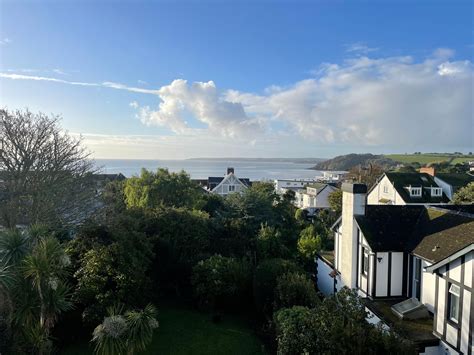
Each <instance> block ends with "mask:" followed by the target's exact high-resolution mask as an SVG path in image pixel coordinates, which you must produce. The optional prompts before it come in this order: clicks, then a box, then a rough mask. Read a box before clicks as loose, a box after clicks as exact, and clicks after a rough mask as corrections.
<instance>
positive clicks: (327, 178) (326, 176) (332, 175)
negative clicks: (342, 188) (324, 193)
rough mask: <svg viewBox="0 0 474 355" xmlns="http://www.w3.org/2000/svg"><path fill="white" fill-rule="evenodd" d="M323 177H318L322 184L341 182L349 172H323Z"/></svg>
mask: <svg viewBox="0 0 474 355" xmlns="http://www.w3.org/2000/svg"><path fill="white" fill-rule="evenodd" d="M322 173H323V175H322V176H318V177H316V179H317V180H318V181H321V182H341V181H342V180H343V179H344V177H345V176H346V174H347V171H323V172H322Z"/></svg>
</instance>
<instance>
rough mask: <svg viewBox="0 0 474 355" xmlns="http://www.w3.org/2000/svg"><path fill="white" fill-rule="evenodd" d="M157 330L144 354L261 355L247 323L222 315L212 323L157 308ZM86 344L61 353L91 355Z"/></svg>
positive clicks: (199, 316) (176, 310)
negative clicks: (217, 320) (221, 317)
mask: <svg viewBox="0 0 474 355" xmlns="http://www.w3.org/2000/svg"><path fill="white" fill-rule="evenodd" d="M158 312H159V313H158V320H159V322H160V327H159V328H158V330H157V332H156V333H155V335H154V337H153V342H152V343H151V344H150V346H149V348H148V350H147V351H146V352H145V353H144V354H150V355H151V354H160V355H162V354H174V355H184V354H193V355H194V354H196V355H200V354H202V355H204V354H225V355H231V354H264V353H265V352H264V351H263V344H262V343H261V341H260V340H259V339H258V338H257V337H256V336H255V334H254V333H253V330H252V329H251V328H250V327H249V325H248V324H247V323H246V320H245V319H243V318H241V317H237V316H227V315H226V316H224V317H223V320H222V321H221V322H220V323H218V324H215V323H213V322H212V321H211V317H210V315H209V314H206V313H201V312H197V311H194V310H191V309H189V308H181V307H167V308H163V309H159V311H158ZM91 349H92V348H91V347H90V345H89V344H87V343H86V342H84V343H82V344H76V345H73V346H70V347H67V348H65V349H63V350H62V351H61V354H68V355H85V354H92V350H91Z"/></svg>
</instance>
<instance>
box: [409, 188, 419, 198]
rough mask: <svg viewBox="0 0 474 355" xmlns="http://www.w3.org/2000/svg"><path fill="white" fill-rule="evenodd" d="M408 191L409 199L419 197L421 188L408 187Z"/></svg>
mask: <svg viewBox="0 0 474 355" xmlns="http://www.w3.org/2000/svg"><path fill="white" fill-rule="evenodd" d="M409 191H410V196H411V197H421V187H410V188H409Z"/></svg>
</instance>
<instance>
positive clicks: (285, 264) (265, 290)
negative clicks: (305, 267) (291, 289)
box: [253, 259, 302, 315]
mask: <svg viewBox="0 0 474 355" xmlns="http://www.w3.org/2000/svg"><path fill="white" fill-rule="evenodd" d="M288 272H302V270H301V268H300V267H299V266H297V265H296V264H295V263H293V262H291V261H288V260H283V259H267V260H264V261H263V262H261V263H260V264H259V265H258V266H257V268H256V269H255V275H254V282H253V293H254V299H255V307H256V309H257V311H258V312H260V313H262V314H264V315H271V314H272V311H273V302H274V295H275V288H276V285H277V280H278V278H279V277H280V276H282V275H284V274H286V273H288Z"/></svg>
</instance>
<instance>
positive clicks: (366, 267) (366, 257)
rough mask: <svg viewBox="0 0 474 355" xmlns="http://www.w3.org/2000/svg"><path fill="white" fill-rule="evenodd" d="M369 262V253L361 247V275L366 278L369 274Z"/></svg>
mask: <svg viewBox="0 0 474 355" xmlns="http://www.w3.org/2000/svg"><path fill="white" fill-rule="evenodd" d="M369 262H370V258H369V251H368V250H367V249H366V248H364V247H362V273H363V274H364V275H366V276H367V275H368V274H369Z"/></svg>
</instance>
